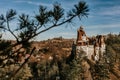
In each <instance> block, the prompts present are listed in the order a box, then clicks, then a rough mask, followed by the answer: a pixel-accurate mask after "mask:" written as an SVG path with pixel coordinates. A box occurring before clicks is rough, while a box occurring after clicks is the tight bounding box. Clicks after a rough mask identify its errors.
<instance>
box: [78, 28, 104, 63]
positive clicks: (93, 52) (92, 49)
mask: <svg viewBox="0 0 120 80" xmlns="http://www.w3.org/2000/svg"><path fill="white" fill-rule="evenodd" d="M81 51H83V52H84V54H85V56H87V58H88V59H92V60H95V61H98V60H99V59H100V58H101V56H103V53H104V52H105V38H104V36H103V35H97V36H96V37H92V38H89V37H87V35H86V33H85V31H84V29H83V27H82V26H80V28H79V29H78V31H77V40H76V57H80V56H81Z"/></svg>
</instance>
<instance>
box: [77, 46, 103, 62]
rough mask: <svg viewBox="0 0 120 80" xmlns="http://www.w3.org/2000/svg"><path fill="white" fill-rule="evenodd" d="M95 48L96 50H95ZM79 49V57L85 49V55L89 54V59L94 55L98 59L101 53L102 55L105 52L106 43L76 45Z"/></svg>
mask: <svg viewBox="0 0 120 80" xmlns="http://www.w3.org/2000/svg"><path fill="white" fill-rule="evenodd" d="M94 50H95V51H94ZM76 51H77V57H80V54H81V53H80V52H81V51H84V52H85V56H87V58H88V59H92V55H93V57H94V59H95V61H98V60H99V59H100V55H101V56H102V55H103V53H104V52H105V45H102V46H101V47H95V49H94V46H93V45H87V46H76Z"/></svg>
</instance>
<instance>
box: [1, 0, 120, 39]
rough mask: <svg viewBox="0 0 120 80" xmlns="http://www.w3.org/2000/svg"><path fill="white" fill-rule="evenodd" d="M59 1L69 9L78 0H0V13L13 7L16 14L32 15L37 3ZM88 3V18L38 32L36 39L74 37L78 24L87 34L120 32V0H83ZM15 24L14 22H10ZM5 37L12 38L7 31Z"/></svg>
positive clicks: (36, 8)
mask: <svg viewBox="0 0 120 80" xmlns="http://www.w3.org/2000/svg"><path fill="white" fill-rule="evenodd" d="M56 1H57V2H59V3H61V5H62V6H63V8H64V9H65V11H68V10H70V9H71V8H72V7H73V5H74V4H76V3H77V2H78V1H80V0H0V14H5V12H6V11H7V10H9V9H15V10H16V11H17V13H18V14H21V13H26V14H30V15H31V16H33V15H34V14H36V13H37V11H38V7H39V5H45V6H47V7H49V8H51V7H52V4H53V3H54V2H56ZM83 1H86V2H87V4H88V5H89V9H90V11H89V15H88V18H83V19H82V20H81V21H78V20H76V21H75V22H76V23H75V24H74V26H68V27H65V26H66V25H62V26H60V27H58V28H53V29H51V30H49V31H47V32H45V33H42V34H40V35H39V36H38V37H37V38H36V39H37V40H44V39H48V38H53V37H59V36H63V37H64V38H76V34H77V29H78V28H79V27H80V25H83V26H84V30H85V31H86V34H87V35H88V36H92V35H97V34H107V33H110V32H112V33H117V34H118V33H119V32H120V0H83ZM12 25H13V26H15V23H13V24H12ZM3 37H4V38H6V39H13V37H12V36H11V35H9V33H6V34H5V35H4V36H3Z"/></svg>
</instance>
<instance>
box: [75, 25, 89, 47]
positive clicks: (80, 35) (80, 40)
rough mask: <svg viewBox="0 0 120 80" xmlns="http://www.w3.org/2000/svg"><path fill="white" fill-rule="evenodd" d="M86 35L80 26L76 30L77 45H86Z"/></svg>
mask: <svg viewBox="0 0 120 80" xmlns="http://www.w3.org/2000/svg"><path fill="white" fill-rule="evenodd" d="M87 41H88V40H87V36H86V33H85V31H84V29H83V27H82V26H80V28H79V29H78V31H77V46H86V45H87Z"/></svg>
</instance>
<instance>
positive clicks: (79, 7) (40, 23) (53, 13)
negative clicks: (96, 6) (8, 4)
mask: <svg viewBox="0 0 120 80" xmlns="http://www.w3.org/2000/svg"><path fill="white" fill-rule="evenodd" d="M88 11H89V9H88V5H87V4H86V2H84V1H80V2H78V4H76V5H74V8H73V9H71V10H70V11H69V12H67V13H65V10H64V9H63V8H62V7H61V5H60V4H59V3H55V4H53V9H50V10H48V9H47V7H45V6H42V5H41V6H39V13H38V14H36V15H35V16H34V17H32V18H31V17H30V15H27V14H24V13H23V14H21V15H18V17H16V16H17V12H16V11H15V10H13V9H10V10H9V11H8V12H7V13H6V14H5V15H4V14H1V15H0V31H3V32H4V33H5V32H9V33H10V34H12V35H13V36H14V38H15V39H16V42H15V43H11V44H8V45H7V47H6V48H5V49H3V50H0V56H2V57H4V58H1V59H0V60H1V62H4V61H5V60H8V59H10V58H12V59H13V60H14V61H15V59H14V58H13V56H14V57H16V56H17V55H18V54H19V52H20V50H21V49H22V48H24V49H25V50H28V48H29V46H30V41H31V40H32V39H33V38H34V37H37V36H38V35H39V34H41V33H43V32H45V31H48V30H50V29H52V28H54V27H58V26H61V25H63V24H66V23H71V22H72V20H73V19H74V18H76V17H78V18H79V19H80V20H81V18H82V17H87V16H88ZM14 20H18V23H19V24H18V26H14V27H15V29H13V28H12V27H13V26H11V25H10V24H11V22H12V21H14ZM16 32H17V34H16ZM0 43H2V42H0ZM18 45H19V46H21V47H20V48H19V49H15V50H13V48H14V47H16V46H18ZM4 53H7V54H5V56H3V54H4ZM15 53H17V55H15ZM1 64H2V65H3V63H1Z"/></svg>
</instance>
